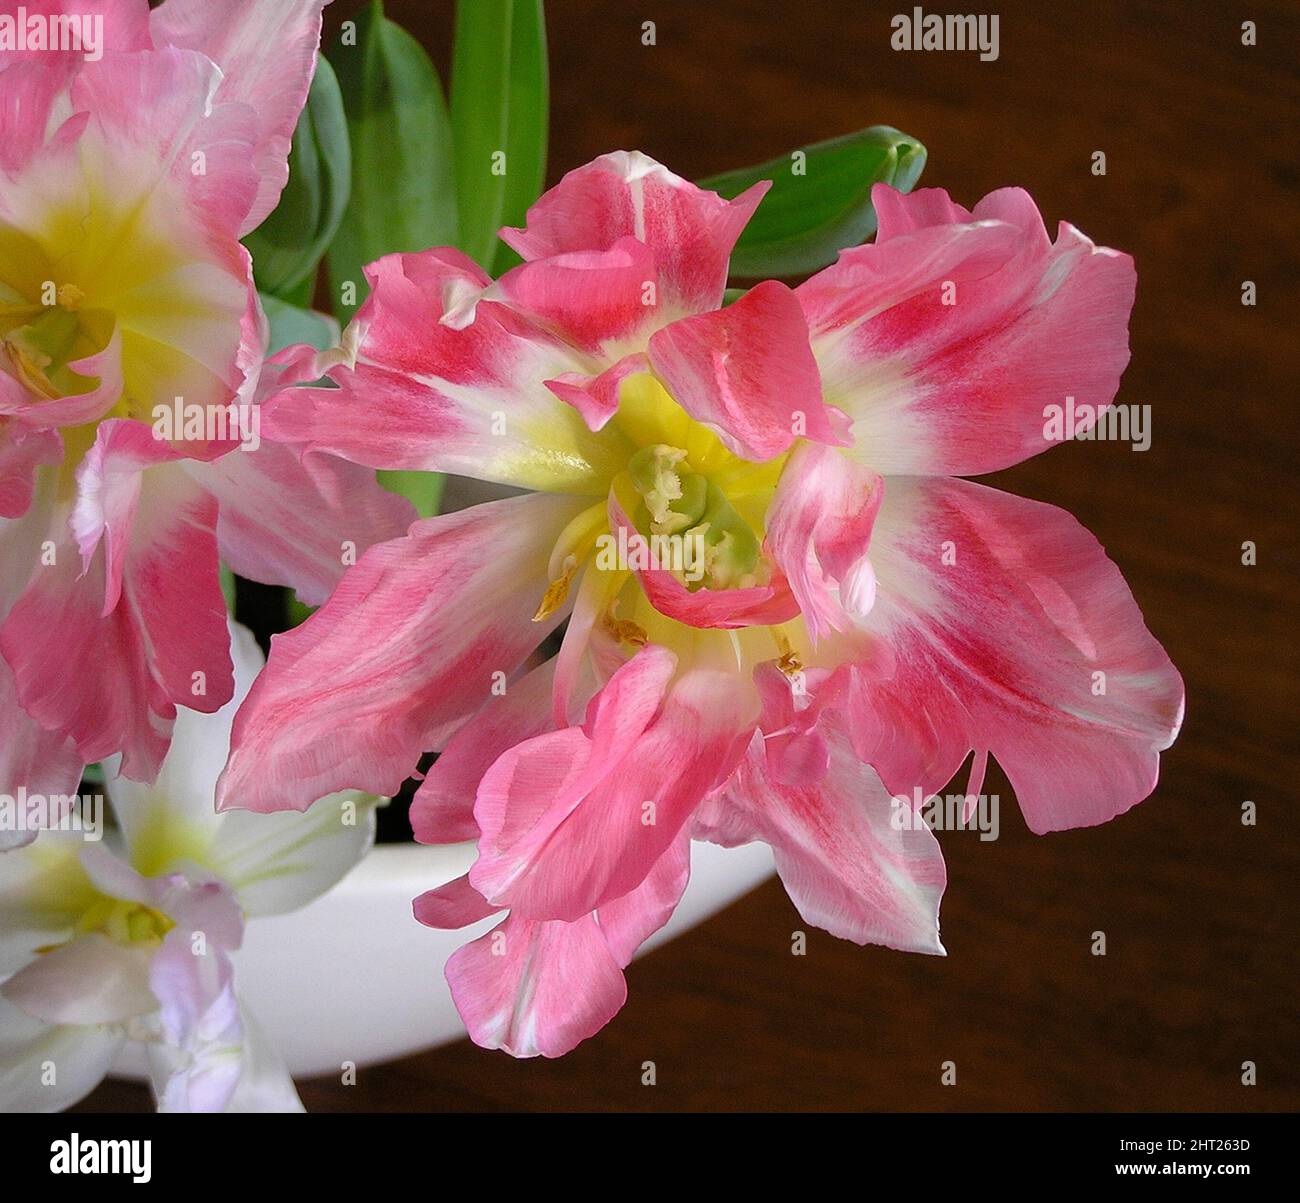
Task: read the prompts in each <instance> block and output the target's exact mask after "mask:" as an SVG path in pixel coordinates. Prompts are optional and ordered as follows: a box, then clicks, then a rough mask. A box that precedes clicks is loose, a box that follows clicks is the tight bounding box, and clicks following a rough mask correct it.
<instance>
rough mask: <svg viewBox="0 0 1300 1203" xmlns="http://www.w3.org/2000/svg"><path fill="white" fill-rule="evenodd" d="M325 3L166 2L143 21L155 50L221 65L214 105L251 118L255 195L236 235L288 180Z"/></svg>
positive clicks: (266, 209) (258, 217) (260, 215)
mask: <svg viewBox="0 0 1300 1203" xmlns="http://www.w3.org/2000/svg"><path fill="white" fill-rule="evenodd" d="M328 2H329V0H240V2H238V3H236V2H233V0H231V2H227V3H214V2H213V0H166V3H164V4H162V5H161V6H160V7H158V8H157V9H155V10H154V11H153V13H152V14H151V15H150V18H149V27H150V31H151V33H152V35H153V41H154V44H155V45H156V46H159V47H162V46H180V47H184V48H185V49H188V50H197V51H199V52H201V53H202V54H205V55H207V56H208V58H210V59H211V60H212V61H213V62H215V63H216V64H217V66H219V67H220V68H221V76H222V78H221V85H220V87H219V88H218V89H217V93H216V101H217V103H218V104H225V103H229V102H236V103H240V104H244V105H247V106H248V107H249V108H250V109H251V110H252V111H253V112H254V113H256V114H257V126H256V139H255V142H254V144H253V146H252V147H251V153H252V161H253V164H254V166H255V167H256V171H257V179H258V184H257V195H256V199H255V200H254V201H253V203H252V207H251V209H250V211H249V213H248V216H247V217H246V218H245V220H244V224H243V226H242V228H241V229H240V231H239V232H240V235H241V236H242V235H244V234H246V233H248V231H249V230H251V229H253V228H254V227H256V226H258V225H260V224H261V222H262V220H263V219H264V218H265V217H266V215H267V214H268V213H270V212H271V210H272V209H274V208H275V205H276V202H277V201H278V200H279V197H280V192H281V190H282V189H283V188H284V185H285V181H286V180H287V179H288V178H289V165H288V158H289V147H290V145H291V144H292V141H293V130H294V126H295V125H296V124H297V123H298V115H299V113H301V112H302V107H303V105H304V104H305V103H306V100H307V92H308V90H309V88H310V87H311V78H312V75H313V74H314V73H315V70H316V52H317V49H318V47H319V46H320V31H321V10H322V9H323V8H324V6H325V4H327V3H328Z"/></svg>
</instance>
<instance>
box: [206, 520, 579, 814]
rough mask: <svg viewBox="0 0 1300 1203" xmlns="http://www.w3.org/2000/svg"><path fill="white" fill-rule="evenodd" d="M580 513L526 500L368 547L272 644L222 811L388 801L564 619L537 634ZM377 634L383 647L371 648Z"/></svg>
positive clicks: (240, 724)
mask: <svg viewBox="0 0 1300 1203" xmlns="http://www.w3.org/2000/svg"><path fill="white" fill-rule="evenodd" d="M582 508H583V502H581V501H575V500H574V499H572V498H563V497H549V496H544V495H540V494H532V495H528V496H524V497H512V498H508V499H506V500H504V501H497V502H490V503H488V504H486V505H479V506H474V507H473V508H471V509H469V510H463V511H460V512H459V513H455V514H447V515H444V516H442V517H438V518H429V519H425V520H424V521H421V522H417V523H416V524H415V525H414V526H412V527H411V531H410V533H409V534H408V535H407V536H406V537H405V538H402V539H394V540H392V541H391V542H389V543H381V544H379V545H377V546H375V547H372V548H371V549H370V550H369V551H368V552H366V553H365V555H363V556H362V557H361V559H360V561H359V562H358V563H357V565H356V566H355V567H354V568H352V569H350V570H349V571H348V572H347V573H346V574H345V575H344V577H343V580H342V581H341V582H340V583H339V586H338V588H337V589H335V591H334V593H333V595H332V596H331V597H330V599H329V600H328V601H327V602H326V603H325V605H324V606H322V607H321V609H319V610H318V611H317V612H316V613H315V614H313V615H312V617H311V618H309V619H308V620H307V621H306V622H305V623H304V624H303V625H302V626H300V627H298V628H297V629H296V630H293V631H289V632H287V633H285V634H283V635H278V636H276V637H275V638H274V639H273V640H272V644H271V656H270V660H269V662H268V664H267V667H266V671H265V672H264V673H263V674H262V675H261V676H260V677H259V678H258V680H257V682H256V683H255V684H254V686H253V689H252V692H251V693H250V694H249V696H248V700H247V701H246V702H245V703H244V705H243V706H242V707H241V708H240V710H239V713H238V714H237V716H236V718H235V726H234V736H233V742H232V752H231V757H230V762H229V764H228V765H227V766H226V770H225V772H224V773H223V774H222V778H221V782H220V784H219V787H218V804H219V806H220V807H221V808H222V809H225V808H227V807H237V808H241V809H248V810H257V811H269V810H283V809H302V808H304V807H306V806H308V805H310V804H311V803H312V802H313V801H314V800H315V799H316V798H318V797H322V796H323V795H325V794H328V793H333V792H335V791H337V790H339V789H343V788H348V787H355V788H358V789H362V790H365V791H367V792H368V793H373V794H380V795H388V794H393V793H395V792H396V791H397V789H398V787H399V786H400V785H401V783H402V781H403V780H404V779H405V778H406V777H407V776H408V775H409V774H410V773H411V772H412V771H413V770H414V769H415V766H416V763H417V761H418V760H419V758H420V755H421V754H422V753H423V752H425V751H426V750H428V749H430V748H433V747H437V746H438V744H439V743H440V742H441V740H442V739H443V738H445V737H446V735H447V734H449V731H448V728H449V727H450V726H451V725H452V724H454V723H457V722H459V721H460V720H461V719H463V718H464V717H465V716H466V715H468V714H471V713H473V712H474V711H475V710H477V709H478V708H479V707H480V706H481V705H482V704H483V703H484V702H485V701H487V699H488V698H489V697H490V696H491V691H492V685H493V679H494V674H496V673H505V674H507V676H508V675H509V674H510V673H512V672H514V671H515V669H516V668H517V667H518V665H519V664H520V662H521V661H522V660H523V659H524V657H525V656H526V655H527V654H528V653H529V652H530V651H531V650H532V649H533V648H534V647H535V646H536V645H537V643H538V642H539V641H540V640H542V639H544V638H545V637H546V635H547V634H548V633H549V632H550V631H551V630H553V629H554V628H555V626H557V625H558V624H559V623H560V622H561V621H562V620H563V618H564V616H565V612H564V610H563V609H561V610H559V611H557V612H556V613H555V614H554V615H552V616H551V618H550V619H548V620H547V621H545V622H540V623H533V622H531V618H532V614H533V613H534V611H535V609H536V606H537V602H538V600H539V599H540V598H541V596H542V594H543V593H544V592H545V590H546V587H547V583H548V578H547V564H548V561H549V558H550V550H551V547H552V546H553V544H554V542H555V539H556V538H557V537H558V536H559V534H560V531H561V530H562V529H563V528H564V526H565V525H567V523H568V522H569V521H570V520H571V519H572V518H573V517H574V516H575V515H576V514H577V513H578V512H580V510H581V509H582ZM377 633H378V636H377Z"/></svg>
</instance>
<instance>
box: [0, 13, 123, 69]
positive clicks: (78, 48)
mask: <svg viewBox="0 0 1300 1203" xmlns="http://www.w3.org/2000/svg"><path fill="white" fill-rule="evenodd" d="M0 51H10V52H13V51H18V52H30V51H65V52H71V53H74V54H83V55H85V57H86V61H87V62H88V63H97V62H99V60H100V59H101V58H103V57H104V14H103V13H29V12H28V11H27V6H26V5H23V4H20V5H19V6H18V11H17V12H16V13H0Z"/></svg>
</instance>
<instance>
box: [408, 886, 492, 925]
mask: <svg viewBox="0 0 1300 1203" xmlns="http://www.w3.org/2000/svg"><path fill="white" fill-rule="evenodd" d="M412 909H413V911H414V913H415V917H416V918H417V919H418V920H419V921H420V922H421V923H423V924H424V925H425V927H438V928H443V929H455V928H461V927H468V926H469V925H470V924H471V923H477V922H478V921H479V920H480V919H486V918H487V917H488V916H489V915H495V914H496V913H497V912H498V911H499V910H500V909H501V908H500V907H498V906H493V905H492V904H491V903H490V902H488V900H487V899H486V898H484V897H483V895H482V894H480V893H479V892H478V891H477V890H476V889H475V888H474V887H473V886H472V885H470V884H469V876H468V874H466V875H465V876H462V877H457V878H454V879H453V880H451V881H449V882H447V884H446V885H442V886H438V887H437V888H436V889H433V890H426V891H425V892H424V893H423V894H421V895H420V896H419V897H418V898H416V900H415V901H414V903H412Z"/></svg>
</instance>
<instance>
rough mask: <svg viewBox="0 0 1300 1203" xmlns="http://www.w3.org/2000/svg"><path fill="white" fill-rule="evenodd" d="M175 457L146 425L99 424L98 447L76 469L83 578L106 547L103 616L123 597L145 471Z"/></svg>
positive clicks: (75, 522)
mask: <svg viewBox="0 0 1300 1203" xmlns="http://www.w3.org/2000/svg"><path fill="white" fill-rule="evenodd" d="M176 456H177V453H176V452H175V451H174V450H173V449H172V447H171V445H170V444H168V443H166V442H164V441H163V440H161V439H158V438H155V437H154V432H153V430H152V429H151V428H150V427H148V426H146V425H145V424H144V423H143V422H137V421H134V420H132V419H129V418H110V419H109V420H108V421H106V422H101V423H100V424H99V426H98V428H97V429H96V431H95V441H94V443H93V444H92V445H91V447H90V450H89V451H87V452H86V454H85V456H84V457H83V458H82V460H81V463H80V464H79V465H78V467H77V500H76V504H75V505H74V506H73V510H72V517H71V518H70V520H69V523H68V525H69V527H70V528H71V530H72V534H73V536H74V537H75V539H76V541H77V550H78V551H79V552H80V553H81V567H82V572H83V573H84V572H86V571H88V570H89V568H90V562H91V560H92V559H93V558H94V555H95V551H96V549H97V548H98V547H99V544H100V541H101V540H102V541H103V543H104V563H105V571H106V574H107V588H106V590H105V596H104V610H103V613H104V614H109V613H111V612H112V610H113V608H114V607H115V606H116V605H117V603H118V600H119V599H120V597H121V595H122V573H123V570H124V567H125V560H126V556H127V552H128V550H129V548H130V545H131V536H132V528H133V526H134V523H135V514H136V507H137V506H138V504H139V501H140V490H141V486H142V484H143V476H144V471H145V469H146V468H151V467H153V466H155V465H157V464H162V463H166V462H168V461H169V460H173V459H175V458H176Z"/></svg>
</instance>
